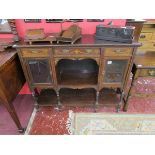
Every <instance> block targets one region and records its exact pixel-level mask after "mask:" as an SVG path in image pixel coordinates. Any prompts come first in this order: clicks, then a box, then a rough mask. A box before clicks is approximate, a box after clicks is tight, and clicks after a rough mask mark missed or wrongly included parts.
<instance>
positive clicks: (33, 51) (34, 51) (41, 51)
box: [31, 50, 42, 53]
mask: <svg viewBox="0 0 155 155" xmlns="http://www.w3.org/2000/svg"><path fill="white" fill-rule="evenodd" d="M31 52H32V53H40V52H42V51H40V50H38V51H31Z"/></svg>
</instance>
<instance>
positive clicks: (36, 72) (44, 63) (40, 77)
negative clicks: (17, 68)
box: [27, 59, 52, 83]
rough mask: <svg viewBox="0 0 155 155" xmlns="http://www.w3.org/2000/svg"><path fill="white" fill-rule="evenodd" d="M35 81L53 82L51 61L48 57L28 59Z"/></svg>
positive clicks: (33, 80)
mask: <svg viewBox="0 0 155 155" xmlns="http://www.w3.org/2000/svg"><path fill="white" fill-rule="evenodd" d="M27 64H28V68H29V70H30V74H31V77H32V82H33V83H52V79H51V75H50V65H49V61H48V60H46V59H37V60H27Z"/></svg>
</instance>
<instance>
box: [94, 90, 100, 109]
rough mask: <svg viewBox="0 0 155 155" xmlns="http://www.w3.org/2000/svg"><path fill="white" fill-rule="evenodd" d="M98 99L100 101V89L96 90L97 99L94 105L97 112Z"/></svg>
mask: <svg viewBox="0 0 155 155" xmlns="http://www.w3.org/2000/svg"><path fill="white" fill-rule="evenodd" d="M98 101H99V91H96V101H95V106H94V112H96V110H97V107H98V104H99V103H98Z"/></svg>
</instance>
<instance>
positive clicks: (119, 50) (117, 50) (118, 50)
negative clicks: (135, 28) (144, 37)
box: [114, 49, 124, 52]
mask: <svg viewBox="0 0 155 155" xmlns="http://www.w3.org/2000/svg"><path fill="white" fill-rule="evenodd" d="M123 51H124V50H122V49H116V50H114V52H123Z"/></svg>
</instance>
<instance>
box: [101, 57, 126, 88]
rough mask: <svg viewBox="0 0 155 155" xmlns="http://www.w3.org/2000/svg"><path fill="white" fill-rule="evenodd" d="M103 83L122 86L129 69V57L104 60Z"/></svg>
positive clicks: (109, 85)
mask: <svg viewBox="0 0 155 155" xmlns="http://www.w3.org/2000/svg"><path fill="white" fill-rule="evenodd" d="M102 63H103V65H102V70H101V85H103V87H104V86H106V87H122V86H123V83H124V81H125V77H126V74H127V70H128V63H129V59H115V58H112V59H111V58H107V59H104V60H103V62H102Z"/></svg>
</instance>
